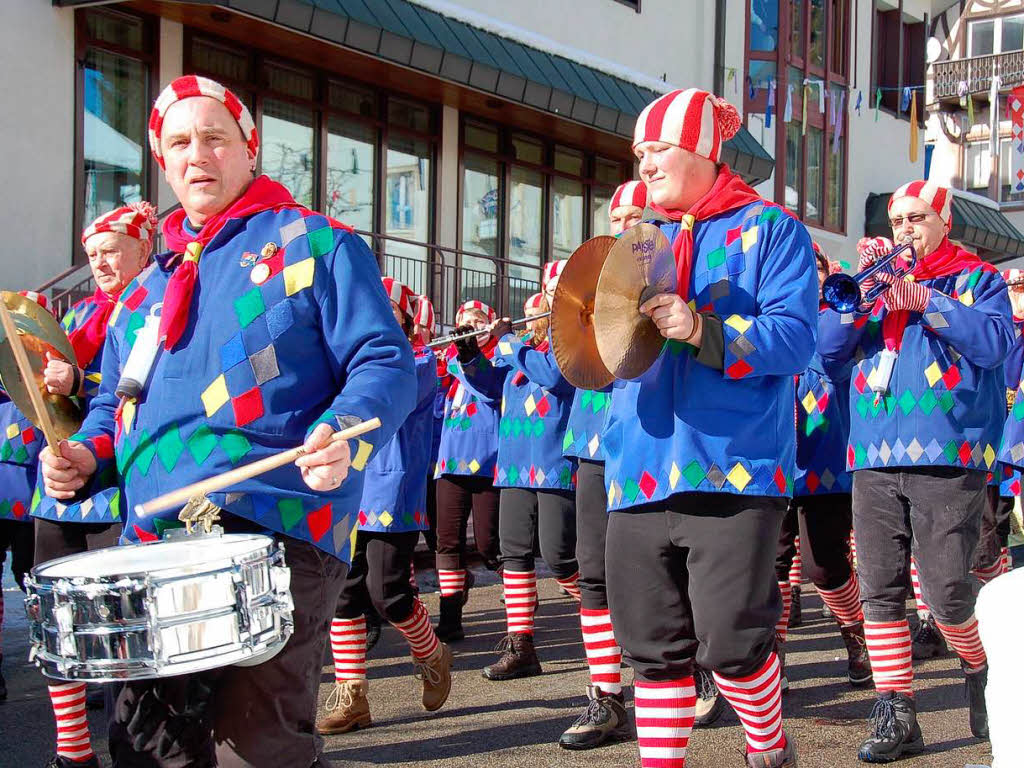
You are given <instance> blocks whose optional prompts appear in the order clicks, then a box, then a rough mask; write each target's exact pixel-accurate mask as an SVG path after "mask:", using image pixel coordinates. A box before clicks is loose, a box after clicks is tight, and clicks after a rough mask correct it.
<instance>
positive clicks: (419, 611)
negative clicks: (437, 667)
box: [394, 597, 440, 659]
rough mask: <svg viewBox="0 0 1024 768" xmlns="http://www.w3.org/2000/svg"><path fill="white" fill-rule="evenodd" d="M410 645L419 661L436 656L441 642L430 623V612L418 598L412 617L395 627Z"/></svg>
mask: <svg viewBox="0 0 1024 768" xmlns="http://www.w3.org/2000/svg"><path fill="white" fill-rule="evenodd" d="M394 627H395V629H397V630H398V631H399V632H401V633H402V636H403V637H404V638H405V641H406V642H407V643H409V650H410V651H412V655H413V657H414V658H417V659H426V658H429V657H430V656H432V655H433V654H434V652H435V651H436V650H437V647H438V644H439V643H440V641H439V640H438V639H437V635H436V634H435V632H434V626H433V625H432V624H431V623H430V612H429V611H427V606H425V605H424V604H423V601H422V600H420V599H419V598H418V597H417V598H416V602H415V603H414V604H413V608H412V615H411V616H410V617H409V618H408V619H406V620H405V621H400V622H398V623H397V624H395V625H394Z"/></svg>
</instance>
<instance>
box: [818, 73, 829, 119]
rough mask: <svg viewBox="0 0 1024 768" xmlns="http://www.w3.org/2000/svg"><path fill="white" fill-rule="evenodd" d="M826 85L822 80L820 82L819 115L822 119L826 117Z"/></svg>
mask: <svg viewBox="0 0 1024 768" xmlns="http://www.w3.org/2000/svg"><path fill="white" fill-rule="evenodd" d="M825 96H827V94H826V93H825V83H824V82H823V81H822V80H819V81H818V114H819V115H821V116H822V117H824V116H825Z"/></svg>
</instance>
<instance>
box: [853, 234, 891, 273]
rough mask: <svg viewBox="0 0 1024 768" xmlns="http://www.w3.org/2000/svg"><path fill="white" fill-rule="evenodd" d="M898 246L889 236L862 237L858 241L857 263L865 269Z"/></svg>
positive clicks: (860, 267)
mask: <svg viewBox="0 0 1024 768" xmlns="http://www.w3.org/2000/svg"><path fill="white" fill-rule="evenodd" d="M895 248H896V246H895V245H894V244H893V242H892V240H890V239H889V238H888V237H862V238H861V239H860V240H858V241H857V255H858V256H859V259H858V262H857V265H858V267H859V269H861V270H864V269H867V268H868V267H870V266H871V265H872V264H874V263H875V262H876V261H878V260H879V259H880V258H881V257H883V256H885V255H886V254H888V253H891V252H892V251H893V250H895Z"/></svg>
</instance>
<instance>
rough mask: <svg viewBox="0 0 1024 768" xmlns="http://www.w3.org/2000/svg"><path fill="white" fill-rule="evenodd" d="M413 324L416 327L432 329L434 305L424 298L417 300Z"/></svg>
mask: <svg viewBox="0 0 1024 768" xmlns="http://www.w3.org/2000/svg"><path fill="white" fill-rule="evenodd" d="M414 322H415V323H416V325H422V326H423V327H424V328H433V327H434V305H433V304H432V303H431V301H430V299H428V298H427V297H426V296H420V297H419V299H418V300H417V308H416V318H415V320H414Z"/></svg>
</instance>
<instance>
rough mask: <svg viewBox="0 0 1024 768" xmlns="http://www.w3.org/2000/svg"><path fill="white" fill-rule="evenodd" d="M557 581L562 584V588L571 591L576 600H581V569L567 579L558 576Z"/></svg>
mask: <svg viewBox="0 0 1024 768" xmlns="http://www.w3.org/2000/svg"><path fill="white" fill-rule="evenodd" d="M555 581H557V582H558V586H560V587H561V588H562V589H564V590H565V591H566V592H568V593H569V597H571V598H573V599H574V600H576V602H579V600H580V583H579V582H580V572H579V571H576V573H574V574H573V575H572V576H570V577H568V578H566V579H558V578H556V579H555Z"/></svg>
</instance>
